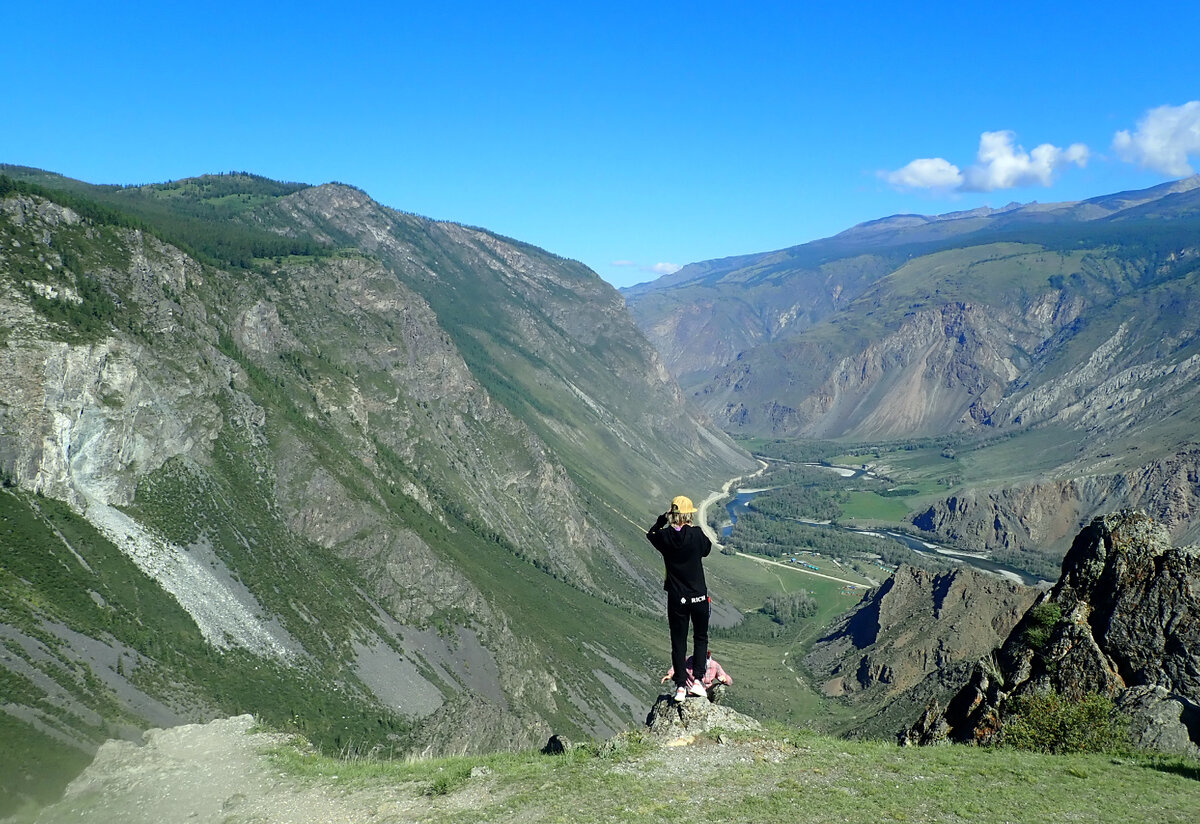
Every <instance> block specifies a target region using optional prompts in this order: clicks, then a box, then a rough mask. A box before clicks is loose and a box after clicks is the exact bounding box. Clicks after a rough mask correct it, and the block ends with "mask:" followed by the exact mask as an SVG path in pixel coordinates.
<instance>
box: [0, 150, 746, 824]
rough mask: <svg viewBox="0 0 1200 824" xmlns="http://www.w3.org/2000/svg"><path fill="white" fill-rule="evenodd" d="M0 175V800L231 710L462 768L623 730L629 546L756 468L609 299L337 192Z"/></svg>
mask: <svg viewBox="0 0 1200 824" xmlns="http://www.w3.org/2000/svg"><path fill="white" fill-rule="evenodd" d="M4 171H6V172H7V173H8V175H9V177H3V178H0V318H2V319H3V321H2V323H0V471H2V473H3V483H4V488H3V490H0V504H2V506H3V510H4V516H3V517H4V520H3V521H2V522H0V529H3V530H6V532H5V533H4V552H3V555H2V556H0V575H2V576H3V579H2V581H0V583H2V590H0V633H3V640H4V658H3V659H2V661H0V664H2V666H0V676H2V677H3V678H4V679H5V695H6V702H5V712H4V713H0V719H2V720H3V723H4V725H5V733H6V734H5V739H6V740H18V739H19V740H20V741H22V742H23V744H22V746H21V748H19V749H9V750H7V751H6V754H5V756H4V758H5V761H4V763H3V764H2V765H0V766H2V767H3V770H4V773H5V775H6V776H8V775H18V774H19V780H13V781H11V782H10V781H9V780H8V779H7V778H6V780H5V782H4V787H5V791H6V792H7V793H9V796H8V798H7V799H5V801H6V803H12V802H13V800H14V799H15V798H17V797H19V796H30V795H38V794H39V793H40V794H42V795H43V796H44V795H45V793H49V792H53V789H54V787H56V786H61V781H62V775H63V774H64V773H69V771H70V767H71V765H72V764H75V763H76V762H78V761H79V753H86V752H88V751H90V749H91V748H93V747H94V746H95V745H96V744H97V743H98V742H99V741H100V740H102V739H103V738H104V737H108V736H113V735H134V734H136V731H137V730H138V729H140V728H143V727H145V726H147V725H149V724H155V725H169V724H174V723H179V722H182V721H192V720H202V719H207V718H211V717H214V716H215V715H217V714H227V713H230V712H244V711H254V712H256V713H260V714H262V715H264V717H267V718H270V719H271V720H272V722H273V723H279V724H283V725H285V726H294V727H295V728H297V729H299V730H301V731H303V732H305V733H307V734H308V735H310V736H312V737H313V738H314V739H315V740H316V741H318V742H319V743H320V744H322V745H323V746H326V747H328V748H330V749H333V750H338V749H343V750H344V749H351V750H354V751H366V750H371V749H382V750H386V751H392V750H394V751H398V752H401V751H412V750H414V749H415V750H428V751H444V752H453V751H463V750H486V749H488V748H492V747H496V746H513V745H521V744H529V743H533V742H534V741H536V740H538V739H539V738H541V737H543V736H544V735H545V734H548V731H549V730H550V729H551V727H553V729H555V730H556V731H565V732H570V731H578V732H580V733H589V734H595V733H603V732H606V731H612V730H615V729H620V728H622V727H624V726H625V724H627V723H628V719H629V718H630V717H632V715H633V714H636V712H635V710H640V704H641V703H642V702H643V701H644V700H645V699H647V698H648V697H649V696H650V695H651V692H652V690H651V686H652V684H651V682H650V680H649V678H647V677H646V676H645V673H646V672H647V671H653V670H655V669H657V663H656V662H655V663H651V662H653V661H655V659H656V658H657V657H659V656H657V655H656V654H655V653H654V652H653V650H654V648H655V647H654V643H652V642H651V641H650V638H651V637H653V639H654V642H657V641H658V640H659V639H658V638H657V636H658V634H661V633H657V632H656V633H654V634H653V636H652V635H651V633H652V630H651V627H653V628H654V629H657V618H656V615H657V607H658V600H659V597H660V596H659V594H658V592H659V587H660V585H661V584H660V577H659V576H660V575H661V572H660V569H659V567H658V564H657V562H656V558H655V557H652V552H651V551H650V550H649V548H648V546H647V545H645V542H644V538H643V537H642V535H641V529H642V527H639V526H638V525H639V524H643V523H648V522H649V520H651V519H652V517H653V514H654V512H656V511H657V509H656V507H658V506H660V504H657V503H656V502H657V501H661V500H665V499H666V498H667V497H669V495H671V494H675V493H676V491H677V490H681V489H682V490H696V492H697V494H698V493H699V492H700V491H703V490H705V489H709V488H713V487H714V486H717V485H719V482H720V481H723V480H724V479H726V478H728V477H729V476H731V475H735V474H739V473H740V472H742V471H745V470H746V469H748V468H750V467H751V466H752V465H753V464H752V462H751V461H749V459H748V458H747V457H746V456H745V454H744V453H742V452H741V451H740V450H738V449H737V448H736V447H734V446H733V445H732V443H731V442H730V441H729V440H728V439H727V438H726V437H725V436H724V435H723V434H721V433H720V432H719V431H717V430H715V429H714V428H712V426H711V424H709V423H707V422H706V421H705V420H704V419H703V418H701V417H699V416H697V415H696V414H695V413H694V412H693V411H692V410H691V409H690V408H689V407H688V406H687V405H686V404H685V403H684V402H683V399H682V394H681V392H680V391H679V389H678V388H677V386H676V385H675V384H674V382H673V381H672V380H671V378H670V377H669V376H668V374H667V373H666V370H665V369H664V368H663V366H662V365H661V363H660V362H659V361H658V359H657V357H656V355H655V354H654V352H653V350H652V349H651V347H650V346H649V344H648V343H647V342H646V341H645V340H644V338H642V336H641V335H640V333H639V332H638V331H637V329H636V327H634V326H633V324H632V322H631V321H630V320H629V319H628V317H627V316H626V315H625V313H624V311H623V307H622V304H621V300H620V297H619V296H618V295H617V294H616V292H615V291H613V290H612V289H610V288H609V287H607V286H605V285H604V284H603V283H601V282H600V281H599V279H598V278H597V277H596V276H595V275H594V274H593V273H591V272H590V271H588V270H586V269H585V268H584V267H582V266H580V265H579V264H577V263H573V262H570V261H563V260H561V259H558V258H556V257H554V256H552V255H549V254H547V253H545V252H542V251H541V250H537V249H534V248H532V247H529V246H527V245H524V244H520V243H517V242H515V241H510V240H507V239H504V238H500V237H498V236H495V235H492V234H490V233H487V232H485V231H482V230H477V229H469V228H466V227H462V226H458V225H454V224H446V223H435V222H432V221H428V220H425V219H422V218H417V217H415V216H412V215H406V214H402V213H399V212H395V211H392V210H389V209H385V208H383V207H381V206H379V205H378V204H375V203H374V202H372V201H371V200H370V199H369V198H368V197H367V196H366V195H365V194H363V193H362V192H361V191H358V190H355V189H352V188H350V187H346V186H340V185H326V186H320V187H307V186H300V185H292V184H278V183H275V182H272V181H267V180H264V179H262V178H257V177H253V176H246V175H224V176H216V177H205V178H198V179H195V180H191V181H180V182H177V183H172V184H164V185H160V186H145V187H129V188H120V187H96V186H90V185H87V184H82V183H79V182H77V181H69V180H67V179H65V178H60V177H57V176H53V175H48V174H47V173H42V172H37V171H35V170H22V169H17V168H14V167H5V170H4ZM635 704H636V705H639V706H637V707H635V706H634V705H635ZM9 732H12V733H13V735H12V736H10V735H8V733H9ZM47 763H53V764H56V765H59V766H62V767H63V771H62V772H58V771H51V772H47V771H45V770H42V769H40V768H39V767H38V766H37V765H45V764H47ZM42 782H47V783H46V785H45V786H43V783H42Z"/></svg>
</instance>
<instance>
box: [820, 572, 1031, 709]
mask: <svg viewBox="0 0 1200 824" xmlns="http://www.w3.org/2000/svg"><path fill="white" fill-rule="evenodd" d="M1036 597H1037V590H1036V589H1034V588H1032V587H1027V586H1023V585H1021V584H1016V583H1013V582H1011V581H1007V580H1005V579H1002V578H1000V577H998V576H994V575H988V574H986V573H981V572H977V571H975V570H973V569H971V568H969V567H964V568H960V569H955V570H953V571H951V572H943V573H940V574H939V573H933V572H930V571H929V570H924V569H920V568H917V567H910V566H901V567H900V568H899V569H897V570H896V573H895V574H894V575H893V576H892V577H890V578H888V580H887V581H885V582H884V583H883V584H882V585H881V586H880V587H878V588H876V589H873V590H871V591H870V592H868V593H867V594H866V595H864V596H863V600H862V602H861V603H860V604H859V605H858V606H857V607H855V608H854V609H853V610H852V611H851V612H849V613H847V614H846V615H845V616H844V617H842V618H841V619H839V620H838V621H837V622H836V623H834V625H833V626H832V627H831V628H830V631H829V632H828V633H827V634H826V635H825V636H824V637H823V638H821V639H820V640H819V641H818V642H817V643H816V644H815V645H814V647H813V650H812V652H810V653H809V655H808V656H807V657H806V658H805V664H806V666H808V668H809V669H810V670H811V671H812V672H813V673H814V674H815V675H816V676H817V677H818V678H819V679H820V681H821V684H822V691H823V692H824V693H825V694H826V695H829V696H842V695H854V694H856V693H867V692H870V693H874V694H875V695H874V697H875V698H879V697H886V696H890V695H892V694H894V693H897V692H902V691H904V690H907V689H909V688H911V687H912V686H914V685H915V684H917V682H919V681H921V680H922V679H924V678H925V677H926V676H927V675H929V674H930V673H932V672H935V671H937V670H939V669H942V668H944V667H947V666H950V665H952V664H956V663H959V662H962V661H974V660H976V659H977V658H978V657H979V655H980V654H981V653H982V652H986V651H989V650H991V649H993V648H994V647H995V646H996V644H997V643H998V642H999V641H1000V640H1001V639H1003V638H1006V637H1007V636H1008V633H1009V631H1010V630H1011V629H1012V628H1013V626H1015V625H1016V623H1017V621H1018V620H1020V618H1021V616H1022V615H1024V614H1025V610H1027V609H1028V608H1029V607H1030V606H1031V605H1032V604H1033V601H1034V599H1035V598H1036Z"/></svg>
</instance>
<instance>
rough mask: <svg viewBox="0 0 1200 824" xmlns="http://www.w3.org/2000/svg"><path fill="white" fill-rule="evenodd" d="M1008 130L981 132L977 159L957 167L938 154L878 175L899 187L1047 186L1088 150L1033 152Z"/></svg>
mask: <svg viewBox="0 0 1200 824" xmlns="http://www.w3.org/2000/svg"><path fill="white" fill-rule="evenodd" d="M1015 141H1016V134H1015V133H1014V132H1011V131H999V132H984V133H983V134H981V135H980V136H979V153H978V154H977V155H976V161H977V162H976V163H975V164H974V165H971V166H968V167H967V168H966V169H965V170H960V169H959V168H958V167H957V166H955V165H954V164H953V163H951V162H950V161H948V160H946V159H945V158H941V157H923V158H918V159H917V160H914V161H912V162H911V163H909V164H908V165H907V166H904V167H903V168H900V169H897V170H895V171H894V172H880V173H879V176H880V177H881V178H883V179H884V180H886V181H887V182H888V183H890V184H892V185H893V186H896V187H897V188H901V189H935V190H936V189H941V190H945V191H962V192H993V191H995V190H997V189H1013V188H1016V187H1018V186H1032V185H1035V184H1040V185H1042V186H1049V185H1050V184H1051V183H1053V182H1054V175H1055V173H1056V172H1058V171H1059V170H1060V169H1062V168H1063V167H1065V166H1070V165H1075V166H1080V167H1083V166H1086V165H1087V162H1088V158H1089V156H1090V152H1089V151H1088V147H1087V146H1085V145H1084V144H1082V143H1072V144H1071V145H1070V146H1068V147H1067V148H1065V149H1062V148H1059V147H1058V146H1054V145H1052V144H1050V143H1043V144H1041V145H1040V146H1038V147H1037V148H1035V149H1034V150H1033V151H1032V152H1027V151H1025V148H1024V147H1023V146H1019V145H1016V143H1015Z"/></svg>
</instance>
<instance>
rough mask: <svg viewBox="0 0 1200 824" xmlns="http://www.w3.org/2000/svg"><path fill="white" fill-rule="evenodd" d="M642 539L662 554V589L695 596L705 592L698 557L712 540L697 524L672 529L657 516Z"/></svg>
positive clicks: (691, 596) (703, 555) (709, 549)
mask: <svg viewBox="0 0 1200 824" xmlns="http://www.w3.org/2000/svg"><path fill="white" fill-rule="evenodd" d="M646 539H647V540H649V541H650V543H651V544H653V545H654V548H655V549H657V550H658V551H659V552H660V553H661V554H662V556H663V564H664V565H665V566H666V568H667V570H666V571H667V579H666V581H665V582H663V589H665V590H666V591H667V594H668V595H670V596H679V597H685V598H695V597H697V596H700V595H708V586H707V585H706V584H705V583H704V564H703V563H702V562H701V559H702V558H704V557H706V556H707V555H708V553H709V552H711V551H712V541H710V540H708V536H707V535H705V534H704V530H702V529H701V528H700V527H698V526H684V527H682V528H680V529H678V530H677V529H675V528H674V527H673V526H670V525H669V524H668V523H667V519H666V517H665V516H661V515H660V516H659V518H658V520H657V521H656V522H655V523H654V526H652V527H650V531H649V532H647V533H646Z"/></svg>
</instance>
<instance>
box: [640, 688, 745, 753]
mask: <svg viewBox="0 0 1200 824" xmlns="http://www.w3.org/2000/svg"><path fill="white" fill-rule="evenodd" d="M646 727H647V729H648V731H649V734H650V737H651V738H653V739H655V740H657V741H659V742H661V743H665V744H668V745H671V744H683V743H690V741H691V740H692V739H694V738H695V736H697V735H699V734H700V733H706V732H711V731H713V730H723V731H725V732H733V731H736V730H758V729H761V728H762V726H761V725H760V724H759V723H758V721H756V720H755V719H753V718H751V717H750V716H748V715H742V714H741V713H740V712H737V711H736V710H733V709H730V708H729V707H727V706H725V705H723V704H714V703H713V702H711V701H708V700H706V699H704V698H698V697H689V698H687V699H686V700H685V701H683V702H682V703H676V702H675V700H674V699H673V698H672V697H671V696H669V695H660V696H658V700H657V701H656V702H654V706H653V707H651V709H650V712H649V714H648V715H647V716H646Z"/></svg>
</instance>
